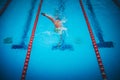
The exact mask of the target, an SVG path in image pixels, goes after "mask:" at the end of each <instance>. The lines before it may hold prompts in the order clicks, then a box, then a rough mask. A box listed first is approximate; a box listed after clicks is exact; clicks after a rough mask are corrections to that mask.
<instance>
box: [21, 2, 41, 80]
mask: <svg viewBox="0 0 120 80" xmlns="http://www.w3.org/2000/svg"><path fill="white" fill-rule="evenodd" d="M42 3H43V0H40V4H39V6H38V11H37V14H36V18H35V22H34V25H33V29H32V34H31V38H30V42H29V45H28V50H27V55H26V59H25V62H24V67H23V71H22V76H21V80H25V77H26V73H27V69H28V64H29V60H30V53H31V50H32V43H33V39H34V34H35V30H36V26H37V23H38V18H39V14H40V11H41V7H42Z"/></svg>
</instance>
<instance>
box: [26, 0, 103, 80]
mask: <svg viewBox="0 0 120 80" xmlns="http://www.w3.org/2000/svg"><path fill="white" fill-rule="evenodd" d="M58 1H59V0H56V1H54V2H53V1H51V0H50V1H48V0H44V1H43V6H42V10H41V12H45V13H48V14H50V15H52V16H54V14H55V10H56V8H57V7H58ZM49 3H50V4H49ZM64 8H65V11H64V17H65V18H66V20H67V22H66V23H65V24H64V26H65V27H67V29H68V31H67V34H66V37H65V44H70V45H72V46H73V48H74V50H73V51H70V50H64V51H62V50H59V49H56V50H52V46H54V45H56V44H57V43H58V41H59V36H58V35H57V34H56V33H55V32H54V31H53V30H54V25H53V23H52V22H51V21H50V20H48V19H47V18H46V17H44V16H40V18H39V22H38V25H37V26H38V27H37V29H36V33H35V38H34V41H33V46H32V52H31V57H30V62H29V67H28V70H27V75H26V80H32V79H62V80H64V79H82V80H88V79H92V80H97V79H99V80H102V78H101V75H100V72H99V67H98V63H97V61H96V56H95V52H94V48H93V47H91V46H92V41H91V38H90V35H89V31H88V29H87V25H86V22H85V19H84V16H83V13H82V10H80V4H79V0H75V1H74V0H73V1H72V0H71V1H66V5H65V7H64Z"/></svg>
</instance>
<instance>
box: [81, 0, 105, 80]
mask: <svg viewBox="0 0 120 80" xmlns="http://www.w3.org/2000/svg"><path fill="white" fill-rule="evenodd" d="M80 6H81V8H82V12H83V14H84V17H85V20H86V23H87V26H88V30H89V33H90V37H91V40H92V44H93V47H94V50H95V53H96V57H97V61H98V65H99V68H100V71H101V75H102V78H103V80H107V76H106V74H105V70H104V66H103V63H102V60H101V57H100V53H99V50H98V46H97V44H96V41H95V38H94V35H93V32H92V29H91V26H90V23H89V21H88V17H87V14H86V12H85V9H84V6H83V4H82V0H80Z"/></svg>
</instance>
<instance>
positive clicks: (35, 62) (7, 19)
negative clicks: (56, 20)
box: [0, 0, 120, 80]
mask: <svg viewBox="0 0 120 80" xmlns="http://www.w3.org/2000/svg"><path fill="white" fill-rule="evenodd" d="M5 1H6V0H5ZM82 1H83V5H84V8H85V11H86V13H87V16H88V19H89V22H90V24H91V28H92V30H93V33H94V36H95V40H96V42H97V43H102V42H101V41H102V39H104V40H103V41H104V42H111V44H110V45H106V46H104V45H105V44H100V45H101V46H102V47H99V51H100V55H101V59H102V62H103V65H104V68H105V72H106V75H107V77H108V80H120V76H119V75H120V64H119V61H120V58H119V56H120V50H119V48H120V37H119V34H120V26H119V24H120V21H119V19H120V7H119V6H118V5H116V4H115V2H113V1H111V0H100V1H97V0H94V1H93V0H90V1H89V0H82ZM118 1H119V0H118ZM1 2H2V1H1ZM39 3H40V1H39V0H29V1H28V0H19V1H18V0H12V1H11V2H10V4H9V5H8V7H7V8H6V10H5V11H4V13H3V14H2V15H1V16H0V80H19V79H21V75H22V70H23V66H24V61H25V57H26V53H27V46H28V44H29V40H30V36H31V32H32V28H33V25H34V21H35V17H36V13H37V9H38V6H39ZM2 6H3V5H1V7H2ZM0 9H1V8H0ZM41 12H44V13H47V14H49V15H51V16H53V17H55V16H56V15H59V16H60V18H61V19H62V20H63V21H65V23H64V24H63V26H64V27H66V28H67V31H66V32H65V34H64V35H63V37H64V38H63V39H64V43H63V46H62V47H60V48H54V47H55V46H56V45H57V44H58V42H59V41H60V36H59V35H58V34H57V33H55V32H54V24H53V23H52V22H51V21H50V20H49V19H47V18H46V17H44V16H42V15H40V16H39V20H38V24H37V28H36V32H35V36H34V40H33V45H32V50H31V56H30V61H29V65H28V69H27V74H26V80H102V77H101V73H100V69H99V66H98V63H97V59H96V55H95V52H94V48H93V45H92V41H91V38H90V34H89V31H88V27H87V24H86V21H85V18H84V15H83V12H82V9H81V6H80V3H79V0H54V1H53V0H43V4H42V7H41ZM100 35H101V36H102V37H99V36H100ZM16 45H17V47H16ZM13 46H15V47H13ZM18 46H20V47H18ZM21 46H22V47H21Z"/></svg>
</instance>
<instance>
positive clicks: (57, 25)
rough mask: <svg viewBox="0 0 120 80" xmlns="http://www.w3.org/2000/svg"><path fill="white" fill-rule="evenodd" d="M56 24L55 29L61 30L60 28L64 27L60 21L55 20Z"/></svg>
mask: <svg viewBox="0 0 120 80" xmlns="http://www.w3.org/2000/svg"><path fill="white" fill-rule="evenodd" d="M54 24H55V27H56V28H60V27H61V26H62V25H61V21H60V20H55V21H54Z"/></svg>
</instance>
